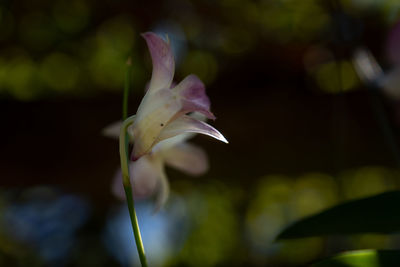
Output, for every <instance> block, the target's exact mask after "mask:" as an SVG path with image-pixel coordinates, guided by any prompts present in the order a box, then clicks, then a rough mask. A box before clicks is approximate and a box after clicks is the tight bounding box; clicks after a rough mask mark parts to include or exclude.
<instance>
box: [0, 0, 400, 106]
mask: <svg viewBox="0 0 400 267" xmlns="http://www.w3.org/2000/svg"><path fill="white" fill-rule="evenodd" d="M337 2H338V3H339V2H340V3H341V5H342V9H343V10H345V12H347V14H346V13H343V14H339V15H338V14H336V13H335V12H336V11H334V10H333V9H332V8H331V6H330V5H331V4H329V3H335V1H331V2H329V1H318V0H305V1H295V0H270V1H261V0H260V1H244V0H234V1H232V0H229V1H218V2H212V1H200V0H192V1H183V0H176V1H172V0H171V1H160V3H158V2H155V3H154V4H156V5H157V6H158V8H159V9H160V12H162V13H163V14H164V15H163V16H160V17H159V18H157V17H154V18H153V17H152V19H153V22H152V23H149V21H146V20H143V19H142V17H141V13H140V12H141V11H142V10H146V8H147V6H146V4H142V5H133V6H130V5H128V6H126V7H125V6H120V5H119V4H118V3H109V2H107V1H104V2H96V3H94V2H92V1H89V0H72V1H66V0H57V1H49V0H43V1H40V2H39V3H37V4H35V5H33V4H30V2H29V1H27V0H25V1H18V2H13V1H3V2H2V3H0V94H1V95H2V96H3V97H5V96H8V97H12V98H15V99H19V100H24V101H30V100H35V99H39V98H43V97H52V96H58V95H60V94H61V95H88V94H95V93H96V92H98V91H99V90H107V91H108V90H112V91H118V92H120V91H121V90H122V87H123V77H124V75H123V69H124V63H125V62H126V60H127V58H128V56H131V57H132V58H133V65H134V66H133V69H134V79H133V81H134V85H135V90H137V92H141V90H142V88H144V85H145V83H146V80H148V79H149V77H150V66H149V58H148V55H147V51H146V50H145V49H144V45H143V40H140V37H139V34H138V33H140V32H144V31H147V30H152V29H154V30H157V29H160V30H159V31H158V32H160V33H168V34H170V36H171V37H173V38H174V37H175V36H176V37H177V38H178V36H179V38H180V39H181V40H182V43H181V44H184V46H182V45H181V46H179V47H175V52H176V53H177V54H180V53H181V50H186V49H187V47H188V48H189V49H188V53H187V54H186V56H185V58H184V60H183V62H182V64H178V68H177V74H178V76H183V75H187V74H189V73H192V72H193V73H196V74H198V75H199V76H200V78H201V79H203V80H204V81H205V82H206V84H210V83H212V82H213V81H215V79H216V77H217V75H218V73H220V72H223V71H224V69H225V68H227V67H228V65H226V63H225V64H224V63H223V61H221V59H225V60H226V59H228V60H227V61H228V62H229V57H232V56H234V57H235V58H245V57H246V56H248V55H250V54H255V55H258V56H261V57H264V58H265V60H267V57H268V53H269V52H272V53H273V50H270V51H269V50H268V49H265V48H262V47H266V46H271V45H274V44H276V45H284V46H292V47H301V46H308V45H312V44H318V45H323V46H325V48H324V49H325V50H327V51H328V53H331V54H332V52H334V54H335V53H336V52H337V51H334V50H333V51H332V47H331V44H333V43H334V42H336V41H335V40H336V39H337V38H339V37H338V36H335V31H334V30H333V29H334V28H335V27H336V26H337V25H340V24H343V23H344V24H346V25H348V26H349V27H348V29H347V30H348V31H349V32H342V33H338V34H339V35H340V34H342V35H343V36H353V37H352V38H353V39H352V41H351V42H353V43H357V40H359V38H360V37H359V36H360V33H359V30H355V31H354V32H351V30H352V29H358V28H357V27H358V26H357V25H358V24H357V23H359V22H357V20H361V19H362V16H363V15H364V14H369V13H371V12H373V13H374V14H378V16H380V18H381V19H382V21H383V22H384V23H386V25H391V24H393V23H394V22H395V21H396V19H397V18H399V8H400V7H399V6H400V5H399V4H398V2H397V1H393V0H385V1H372V0H371V1H357V0H342V1H337ZM161 3H162V4H161ZM107 9H109V10H110V12H105V11H106V10H107ZM130 11H132V12H130ZM157 14H158V12H157V13H155V14H154V15H153V16H157ZM346 16H347V17H346ZM350 16H351V17H350ZM352 17H353V18H354V19H350V18H352ZM164 18H167V20H164ZM352 21H354V25H353V26H351V25H349V24H351V23H352ZM171 25H174V26H173V27H171ZM173 38H172V39H173ZM349 40H350V39H349ZM137 43H140V45H136V44H137ZM186 46H187V47H186ZM304 56H305V57H307V54H305V55H304ZM314 56H316V57H317V58H316V60H317V61H321V60H322V62H320V63H319V64H317V65H315V66H312V71H311V72H310V77H311V79H313V80H314V81H315V83H316V86H317V87H318V88H320V89H321V90H322V91H325V92H330V93H333V92H339V91H346V90H349V89H351V88H355V87H357V85H358V83H359V81H358V79H357V77H356V75H355V73H354V70H353V67H352V65H351V63H350V62H349V61H348V59H347V60H346V59H345V58H337V55H335V56H334V57H331V59H330V60H328V61H324V59H323V58H322V59H318V57H319V55H317V54H315V53H314ZM334 58H336V60H337V62H336V60H334ZM178 63H179V62H178ZM306 65H307V64H306ZM143 66H147V67H146V68H143ZM306 67H307V66H306ZM307 68H308V69H310V68H309V67H307Z"/></svg>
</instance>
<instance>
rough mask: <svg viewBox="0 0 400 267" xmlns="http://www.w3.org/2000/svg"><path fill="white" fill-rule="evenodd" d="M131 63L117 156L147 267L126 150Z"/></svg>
mask: <svg viewBox="0 0 400 267" xmlns="http://www.w3.org/2000/svg"><path fill="white" fill-rule="evenodd" d="M131 72H132V67H131V61H130V59H128V62H127V68H126V76H125V86H124V97H123V104H122V119H123V121H124V122H123V124H122V127H121V132H120V137H119V155H120V160H121V171H122V183H123V185H124V190H125V195H126V201H127V203H128V210H129V216H130V219H131V224H132V229H133V235H134V237H135V243H136V248H137V251H138V254H139V258H140V263H141V264H142V266H143V267H147V260H146V253H145V251H144V246H143V241H142V237H141V234H140V229H139V223H138V219H137V216H136V212H135V202H134V199H133V192H132V185H131V181H130V178H129V165H128V163H129V160H128V159H129V158H128V150H129V139H128V134H127V130H128V127H129V126H130V125H131V124H132V123H133V121H134V119H135V116H131V117H129V118H127V117H128V96H129V88H130V84H131Z"/></svg>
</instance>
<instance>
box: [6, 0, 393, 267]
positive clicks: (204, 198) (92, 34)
mask: <svg viewBox="0 0 400 267" xmlns="http://www.w3.org/2000/svg"><path fill="white" fill-rule="evenodd" d="M399 13H400V3H399V1H397V0H341V1H340V0H332V1H322V0H302V1H298V0H297V1H296V0H252V1H247V0H222V1H210V0H190V1H186V0H166V1H142V2H131V3H128V2H126V3H125V2H123V1H97V2H95V1H90V0H69V1H67V0H54V1H50V0H41V1H29V0H21V1H10V0H5V1H2V2H0V98H2V99H12V100H17V101H36V100H40V99H47V98H62V97H71V96H75V97H87V96H93V95H97V94H102V93H107V94H108V93H111V94H120V93H121V92H122V88H123V79H124V73H125V62H126V61H127V59H128V57H131V58H132V65H133V66H132V68H133V84H134V93H135V94H137V95H140V96H141V95H142V93H143V89H144V88H145V84H146V81H148V80H149V78H150V76H151V73H150V72H151V61H150V57H149V54H148V51H147V48H146V47H145V44H144V41H143V40H142V38H141V37H140V33H141V32H145V31H150V30H152V31H156V32H157V33H160V34H165V33H167V34H168V35H169V37H170V39H171V41H172V47H173V50H174V53H175V54H176V56H177V70H176V71H177V73H176V76H177V80H179V79H180V78H182V77H184V76H185V75H188V74H190V73H195V74H197V75H198V76H199V77H200V78H201V79H202V80H203V81H204V82H205V83H206V85H207V86H209V85H212V84H213V83H214V82H218V79H222V78H220V77H223V78H224V79H225V80H224V81H223V82H224V83H227V84H228V85H229V86H231V84H229V82H230V77H231V76H223V75H222V74H226V73H228V74H229V75H232V73H234V75H238V76H246V75H247V76H246V77H247V79H246V81H247V82H252V81H253V80H255V81H256V82H259V83H257V84H256V85H257V87H260V88H257V89H262V90H266V89H267V88H266V85H265V84H264V83H260V80H261V81H264V80H270V79H273V78H275V77H273V76H274V75H277V74H278V73H283V74H281V75H282V77H283V78H282V81H286V80H290V81H291V83H290V86H292V87H297V86H298V82H299V80H301V82H303V80H305V81H306V86H305V87H306V88H305V89H306V90H309V91H310V93H311V94H314V93H315V92H317V91H318V92H320V93H328V94H336V93H343V92H349V91H351V90H356V89H360V88H361V83H360V80H359V78H358V77H357V75H356V73H355V71H354V67H353V65H352V61H351V58H352V53H353V50H355V49H356V48H358V46H360V45H366V46H369V45H370V44H371V45H372V46H373V47H372V48H371V49H372V50H373V52H374V53H375V54H377V58H378V59H379V62H380V63H381V64H383V65H384V66H385V64H386V63H387V62H386V59H385V56H384V54H385V51H382V50H383V49H382V47H383V46H384V36H385V34H386V33H387V32H388V31H389V30H390V28H391V27H392V26H393V25H394V24H395V23H396V21H397V20H398V19H399V18H400V14H399ZM371 24H373V25H371ZM379 34H381V35H379ZM371 40H372V41H371ZM232 68H233V69H234V68H236V69H235V71H232ZM286 71H291V74H293V73H297V74H298V73H300V75H301V78H300V79H297V77H295V78H294V79H293V77H292V76H288V75H287V74H286ZM260 73H261V75H260ZM267 74H269V76H268V75H267ZM233 80H234V79H233ZM302 86H304V85H302ZM229 89H230V90H231V89H232V88H229ZM303 89H304V88H303ZM241 90H243V92H242V91H241V95H243V94H244V91H245V90H251V88H250V89H249V88H241ZM246 93H247V91H246ZM238 110H239V108H238ZM257 115H258V114H252V115H251V118H252V119H253V118H256V116H257ZM49 121H51V120H49ZM71 150H73V151H74V153H76V150H75V148H74V149H71ZM305 157H307V155H306V154H305ZM95 166H96V168H97V167H98V166H97V165H95ZM243 168H244V167H243ZM89 173H91V172H89ZM265 174H266V175H265V176H263V177H260V178H259V179H257V180H256V182H251V183H250V182H248V181H247V180H246V181H245V182H246V185H247V184H248V185H249V186H248V188H247V187H244V186H243V185H240V186H239V185H238V184H235V182H232V184H230V185H229V187H228V186H224V185H223V184H220V183H209V184H207V185H202V186H199V185H198V184H196V182H193V184H191V183H189V186H187V187H186V188H185V189H183V190H182V192H177V193H176V194H177V195H178V196H179V197H181V198H182V200H183V202H184V203H186V204H185V205H186V206H185V208H182V207H181V206H179V207H178V208H176V207H174V206H173V205H171V207H169V208H171V209H175V208H176V209H178V210H180V211H179V212H178V213H179V214H180V215H179V216H178V215H176V217H179V219H182V218H181V217H185V216H182V213H184V214H187V217H185V219H182V220H186V221H185V222H184V223H183V225H184V227H183V226H182V225H180V224H179V225H178V226H182V228H180V227H175V228H178V230H182V229H183V230H184V231H183V232H184V233H183V234H182V235H183V236H184V237H180V236H179V238H182V240H180V242H176V243H174V245H176V244H178V245H176V246H177V247H176V249H174V250H172V251H171V252H169V254H168V255H167V256H165V259H164V258H163V261H164V264H165V265H170V266H176V265H184V266H215V265H219V266H223V265H227V264H230V265H240V264H242V265H246V264H247V265H258V266H265V265H267V264H270V265H273V266H276V265H286V266H297V265H299V264H307V263H310V262H312V261H314V260H316V259H318V258H321V257H323V256H326V255H331V254H332V252H337V251H339V250H344V249H362V248H381V249H389V248H394V249H398V248H399V242H398V240H397V239H396V237H394V236H388V235H385V236H383V235H359V236H353V237H351V238H347V237H342V238H338V239H329V238H310V239H302V240H294V241H293V240H292V241H282V242H274V239H275V238H276V236H277V235H278V233H279V232H280V231H282V229H283V228H284V227H286V226H287V225H288V224H290V223H292V222H294V221H295V220H298V219H300V218H303V217H305V216H309V215H312V214H315V213H318V212H321V211H322V210H325V209H327V208H330V207H332V206H334V205H336V204H338V203H341V202H343V201H345V200H351V199H355V198H360V197H365V196H371V195H373V194H377V193H381V192H385V191H389V190H393V189H399V182H398V176H399V175H398V174H399V173H398V171H395V170H392V169H387V168H383V167H376V166H367V167H363V168H356V169H352V170H347V171H344V172H339V173H338V174H332V173H330V174H327V173H319V172H313V173H306V174H303V175H293V176H291V177H289V176H282V175H272V174H270V173H265ZM215 178H216V180H217V178H218V177H215ZM251 178H254V177H247V176H246V177H241V178H240V179H243V180H245V179H251ZM247 182H248V183H247ZM253 183H255V184H253ZM172 190H174V186H172ZM39 195H40V194H39ZM43 195H46V194H45V193H43ZM50 199H51V200H48V199H47V200H48V201H47V202H46V201H43V200H42V202H40V201H39V202H40V203H39V204H40V205H39V204H38V202H37V201H36V200H34V198H29V200H26V201H24V200H21V199H18V198H17V199H15V198H13V197H10V196H9V195H8V193H7V192H6V190H4V191H3V190H2V192H1V194H0V209H1V212H0V214H1V215H0V220H1V221H3V222H4V221H5V220H6V219H7V218H6V217H5V216H6V215H7V214H8V216H11V215H13V216H14V215H15V217H12V219H13V222H14V221H17V222H21V221H22V220H18V218H19V217H18V216H25V214H24V212H28V213H29V212H30V213H29V214H30V215H32V216H31V217H28V219H29V220H24V221H23V223H21V224H23V225H22V226H26V227H28V226H31V227H32V225H35V227H36V225H37V222H41V223H43V225H41V226H46V224H45V221H50V222H55V226H54V225H50V226H54V228H53V230H54V229H62V230H63V231H64V232H63V231H61V232H63V233H67V236H68V238H71V240H73V242H74V243H73V244H74V245H73V248H72V249H71V250H68V253H66V255H68V257H70V258H69V260H70V261H71V262H72V263H71V264H72V265H73V266H88V265H90V263H93V262H96V264H95V265H96V266H101V264H103V266H114V265H115V266H117V265H118V263H117V261H119V262H121V261H120V260H119V259H117V257H116V256H115V255H113V252H109V254H107V248H106V247H107V245H103V244H102V242H101V240H99V239H100V238H99V237H98V236H100V233H102V231H103V228H104V225H105V224H107V223H105V221H106V220H107V219H105V218H104V217H101V216H100V215H99V217H96V216H93V218H92V220H93V221H94V222H89V224H90V223H92V224H90V227H89V228H90V229H89V230H88V229H84V227H85V226H84V225H83V221H84V219H82V221H80V223H76V224H74V225H73V226H74V227H72V228H73V229H71V228H68V227H67V228H63V227H65V224H66V223H68V222H69V221H68V220H69V219H71V218H72V219H73V218H74V217H73V216H69V215H71V214H72V215H74V214H75V215H76V214H78V213H75V210H74V211H69V212H68V214H67V215H68V216H65V214H62V212H61V213H58V212H57V210H55V209H54V207H53V209H52V208H51V207H52V205H55V206H57V204H60V202H59V201H60V199H62V197H61V196H60V195H59V194H58V193H57V194H55V195H53V198H50ZM43 202H45V203H43ZM62 203H63V202H62V201H61V204H62ZM30 204H32V205H33V204H35V205H37V206H34V208H32V206H29V205H30ZM85 205H86V204H82V205H81V206H80V205H78V206H73V205H72V206H68V205H67V207H65V206H63V208H65V209H66V210H69V208H71V207H75V209H79V208H82V207H83V208H84V207H85ZM26 206H28V207H31V209H29V208H26ZM61 206H62V205H61ZM182 206H184V205H182ZM38 207H39V208H38ZM57 207H59V206H57ZM102 208H103V207H102ZM181 208H182V209H181ZM32 209H33V210H34V211H32ZM47 209H49V210H51V211H52V212H48V213H46V212H44V211H45V210H47ZM16 210H17V211H18V210H23V211H24V212H20V213H18V212H16ZM27 210H28V211H27ZM169 211H171V210H169ZM35 213H37V214H38V216H37V217H36V216H34V215H35ZM83 213H85V212H83ZM10 214H11V215H10ZM17 215H18V216H17ZM46 215H48V216H49V217H46ZM81 215H82V218H84V217H85V216H84V215H87V216H88V214H81ZM41 216H44V217H41ZM65 217H67V218H65ZM160 217H163V216H160ZM24 218H25V217H24ZM167 219H168V220H170V219H171V218H167ZM167 219H166V218H164V217H163V219H162V220H167ZM8 220H10V217H8ZM171 220H172V219H171ZM78 221H79V220H78ZM155 221H156V219H155ZM157 222H159V221H156V223H157ZM173 222H174V223H175V222H176V221H173ZM30 223H32V224H31V225H30ZM35 223H36V224H35ZM8 224H10V223H8ZM24 224H26V225H24ZM11 226H15V227H17V226H19V225H18V224H15V225H14V224H12V225H11ZM22 226H21V227H22ZM56 226H59V227H61V228H57V227H56ZM69 227H71V225H69ZM41 229H42V228H41ZM65 229H67V230H65ZM78 229H81V230H82V232H83V233H82V235H83V237H81V236H80V237H81V238H75V235H76V231H77V230H78ZM158 230H159V231H169V230H170V229H167V230H165V229H164V228H162V227H160V229H158ZM28 232H29V231H27V233H28ZM88 232H89V234H88ZM93 232H94V233H95V235H96V236H97V238H93V236H92V235H93ZM17 234H18V231H11V230H8V229H7V228H3V229H2V231H0V265H4V266H6V265H8V266H13V265H14V266H27V265H29V266H34V265H35V264H36V263H37V265H38V266H40V265H42V262H43V261H44V259H45V257H44V256H43V255H42V254H41V253H40V249H41V247H40V246H39V244H42V243H40V242H39V241H37V240H39V239H40V241H43V240H46V239H47V238H49V236H50V234H51V231H49V232H45V231H42V232H40V234H41V235H39V233H35V234H29V233H28V234H27V236H29V237H32V238H33V240H34V241H31V242H30V243H29V240H28V239H24V240H22V241H21V240H19V239H18V235H17ZM120 234H121V233H120ZM123 234H124V233H122V234H121V235H123ZM64 237H65V236H64ZM35 238H36V239H35ZM42 239H43V240H42ZM69 241H70V239H69ZM71 242H72V241H71ZM145 243H146V242H145ZM29 244H33V245H29ZM48 244H52V243H51V242H49V243H48ZM48 244H47V245H48ZM54 248H56V247H55V246H54ZM117 252H119V251H117ZM60 257H61V256H60ZM113 257H115V258H116V259H114V260H113V259H112V258H113ZM127 257H129V255H128V256H127ZM63 260H64V259H63ZM69 260H65V261H66V262H69ZM160 261H161V260H160ZM10 262H11V263H10Z"/></svg>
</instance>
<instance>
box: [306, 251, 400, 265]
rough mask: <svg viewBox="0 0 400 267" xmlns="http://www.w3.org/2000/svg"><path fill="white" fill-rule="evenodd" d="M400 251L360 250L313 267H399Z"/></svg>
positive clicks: (343, 254)
mask: <svg viewBox="0 0 400 267" xmlns="http://www.w3.org/2000/svg"><path fill="white" fill-rule="evenodd" d="M399 262H400V251H397V250H359V251H352V252H346V253H342V254H339V255H338V256H335V257H333V258H330V259H326V260H323V261H321V262H319V263H316V264H314V265H312V266H313V267H379V266H382V267H383V266H384V267H389V266H393V267H394V266H399Z"/></svg>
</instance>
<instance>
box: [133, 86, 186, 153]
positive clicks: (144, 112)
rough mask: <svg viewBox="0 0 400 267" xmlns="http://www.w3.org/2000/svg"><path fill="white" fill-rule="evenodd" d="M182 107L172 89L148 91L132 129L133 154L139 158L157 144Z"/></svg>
mask: <svg viewBox="0 0 400 267" xmlns="http://www.w3.org/2000/svg"><path fill="white" fill-rule="evenodd" d="M180 109H181V103H180V101H179V99H177V98H176V96H175V94H174V93H173V92H172V91H171V89H161V90H158V91H157V92H156V93H147V94H146V95H145V97H144V98H143V100H142V103H141V104H140V106H139V109H138V112H137V114H136V120H135V122H134V123H133V125H132V127H131V128H130V129H129V130H130V135H131V136H132V137H133V141H134V148H133V156H134V157H136V158H139V157H140V156H142V155H144V154H145V153H147V152H148V151H149V150H150V149H151V148H152V147H153V145H154V144H155V141H156V140H157V137H158V136H159V134H160V132H161V131H162V130H163V129H164V128H165V127H166V126H167V125H168V122H169V121H170V120H171V119H172V118H173V117H174V116H175V115H176V114H177V113H179V111H180Z"/></svg>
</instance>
